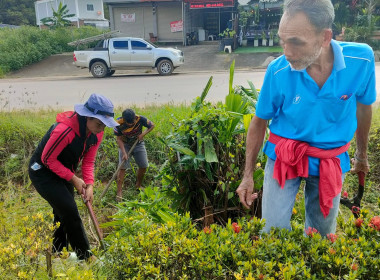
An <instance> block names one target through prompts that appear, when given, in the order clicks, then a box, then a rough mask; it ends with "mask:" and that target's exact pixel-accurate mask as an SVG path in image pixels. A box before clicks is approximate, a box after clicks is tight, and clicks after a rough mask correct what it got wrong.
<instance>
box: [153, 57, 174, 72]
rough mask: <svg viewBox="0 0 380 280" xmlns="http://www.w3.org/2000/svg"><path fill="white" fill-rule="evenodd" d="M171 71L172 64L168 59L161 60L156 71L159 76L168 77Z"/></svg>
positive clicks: (172, 68)
mask: <svg viewBox="0 0 380 280" xmlns="http://www.w3.org/2000/svg"><path fill="white" fill-rule="evenodd" d="M173 70H174V67H173V63H172V62H171V61H170V60H168V59H163V60H161V61H160V62H159V63H158V65H157V71H158V73H159V74H160V75H170V74H171V73H172V72H173Z"/></svg>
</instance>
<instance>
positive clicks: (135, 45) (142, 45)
mask: <svg viewBox="0 0 380 280" xmlns="http://www.w3.org/2000/svg"><path fill="white" fill-rule="evenodd" d="M131 45H132V50H146V46H147V44H145V43H143V42H140V41H131Z"/></svg>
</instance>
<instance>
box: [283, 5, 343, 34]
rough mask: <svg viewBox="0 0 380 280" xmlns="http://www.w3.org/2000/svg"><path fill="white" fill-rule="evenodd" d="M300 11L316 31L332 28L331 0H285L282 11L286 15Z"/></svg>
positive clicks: (333, 14)
mask: <svg viewBox="0 0 380 280" xmlns="http://www.w3.org/2000/svg"><path fill="white" fill-rule="evenodd" d="M299 12H302V13H304V14H305V15H306V17H307V18H308V19H309V21H310V23H311V24H312V25H313V26H314V27H315V28H316V29H317V32H320V31H322V30H323V29H325V28H329V29H331V28H332V25H333V22H334V18H335V12H334V6H333V4H332V3H331V0H285V2H284V13H286V14H287V15H288V16H294V15H295V14H297V13H299Z"/></svg>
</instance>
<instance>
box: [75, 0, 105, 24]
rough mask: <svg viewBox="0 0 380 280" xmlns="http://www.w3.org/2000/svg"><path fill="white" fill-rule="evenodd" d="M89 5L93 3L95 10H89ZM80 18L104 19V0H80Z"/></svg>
mask: <svg viewBox="0 0 380 280" xmlns="http://www.w3.org/2000/svg"><path fill="white" fill-rule="evenodd" d="M87 5H93V7H94V10H93V11H88V10H87ZM78 9H79V18H80V19H100V20H101V19H104V10H103V1H102V0H78Z"/></svg>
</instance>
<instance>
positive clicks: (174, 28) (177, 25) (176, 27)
mask: <svg viewBox="0 0 380 280" xmlns="http://www.w3.org/2000/svg"><path fill="white" fill-rule="evenodd" d="M182 30H183V23H182V20H177V21H172V22H171V23H170V31H171V32H179V31H182Z"/></svg>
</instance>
